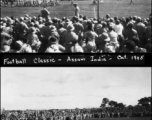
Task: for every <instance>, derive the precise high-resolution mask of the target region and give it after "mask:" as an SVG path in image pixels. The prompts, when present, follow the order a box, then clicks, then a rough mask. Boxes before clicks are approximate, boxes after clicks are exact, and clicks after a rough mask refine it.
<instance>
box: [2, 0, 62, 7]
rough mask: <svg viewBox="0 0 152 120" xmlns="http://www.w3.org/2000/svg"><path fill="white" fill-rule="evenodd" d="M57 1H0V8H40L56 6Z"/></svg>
mask: <svg viewBox="0 0 152 120" xmlns="http://www.w3.org/2000/svg"><path fill="white" fill-rule="evenodd" d="M58 5H60V3H59V0H1V1H0V6H4V7H7V6H11V7H40V6H43V7H44V6H45V7H46V6H58Z"/></svg>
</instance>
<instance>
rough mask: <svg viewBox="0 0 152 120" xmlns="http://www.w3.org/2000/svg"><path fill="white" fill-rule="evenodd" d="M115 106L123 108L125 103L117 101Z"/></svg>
mask: <svg viewBox="0 0 152 120" xmlns="http://www.w3.org/2000/svg"><path fill="white" fill-rule="evenodd" d="M117 107H118V108H122V109H123V108H125V105H124V104H123V103H118V104H117Z"/></svg>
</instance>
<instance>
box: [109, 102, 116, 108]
mask: <svg viewBox="0 0 152 120" xmlns="http://www.w3.org/2000/svg"><path fill="white" fill-rule="evenodd" d="M109 106H111V107H117V102H116V101H113V100H111V101H109Z"/></svg>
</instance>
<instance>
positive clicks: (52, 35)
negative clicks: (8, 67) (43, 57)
mask: <svg viewBox="0 0 152 120" xmlns="http://www.w3.org/2000/svg"><path fill="white" fill-rule="evenodd" d="M45 14H46V13H45V12H44V13H43V14H42V15H38V16H37V17H36V16H33V17H31V16H29V15H28V14H26V15H25V16H23V17H20V18H14V17H13V16H12V17H8V16H7V17H3V18H0V24H1V28H0V33H1V42H0V46H1V48H0V51H1V52H2V53H151V48H152V47H151V20H152V14H150V15H149V17H148V18H141V17H139V16H130V17H126V18H125V17H111V16H110V15H109V14H107V15H106V17H104V18H100V19H99V20H97V19H96V18H88V17H86V16H84V15H80V16H79V18H78V17H76V16H74V17H73V18H72V19H69V18H66V17H63V18H61V19H59V18H56V17H54V18H51V17H50V16H49V15H45Z"/></svg>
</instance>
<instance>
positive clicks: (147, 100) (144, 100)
mask: <svg viewBox="0 0 152 120" xmlns="http://www.w3.org/2000/svg"><path fill="white" fill-rule="evenodd" d="M138 105H141V106H149V105H151V97H144V98H141V99H140V100H138Z"/></svg>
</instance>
